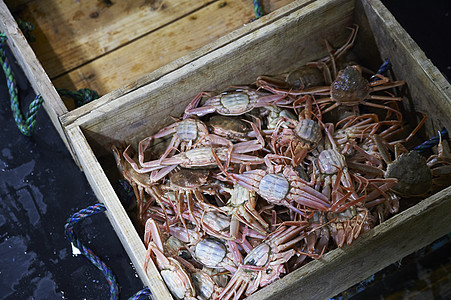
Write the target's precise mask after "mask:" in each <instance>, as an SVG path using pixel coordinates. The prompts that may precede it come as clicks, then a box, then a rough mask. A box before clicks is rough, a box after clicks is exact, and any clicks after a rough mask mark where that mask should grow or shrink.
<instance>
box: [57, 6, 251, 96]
mask: <svg viewBox="0 0 451 300" xmlns="http://www.w3.org/2000/svg"><path fill="white" fill-rule="evenodd" d="M222 3H224V2H219V3H214V4H211V5H208V6H205V7H203V8H202V9H199V10H197V11H196V12H194V13H191V14H187V15H186V16H185V17H183V18H180V19H178V20H175V21H174V23H172V24H171V25H170V26H165V27H163V28H160V29H159V30H156V31H154V32H151V33H149V34H147V35H146V36H145V37H143V38H140V39H139V40H136V41H134V42H133V43H130V44H127V45H125V46H123V47H121V48H120V49H117V50H116V51H113V52H110V53H108V54H106V55H104V56H102V57H99V58H98V59H96V60H94V61H92V62H90V63H88V64H86V65H83V66H81V67H80V68H77V69H75V70H73V71H71V72H69V73H67V74H65V75H64V76H61V77H59V78H56V79H55V80H54V84H55V86H57V87H64V88H71V87H72V86H74V87H75V88H76V89H78V88H79V87H89V88H92V89H95V90H96V91H97V92H99V93H100V94H101V95H104V94H106V93H108V92H110V91H113V90H115V89H118V88H120V87H121V86H123V85H124V83H127V82H132V81H135V80H137V79H139V78H140V77H142V76H144V75H145V74H148V73H150V72H152V71H154V70H156V69H158V68H159V67H161V66H164V65H166V64H167V63H169V62H171V61H173V60H175V59H177V58H179V57H182V56H183V55H186V54H188V53H190V52H192V51H193V50H196V49H198V48H200V47H202V46H203V45H205V44H208V43H209V42H212V41H214V40H216V39H218V38H219V37H221V36H223V35H225V34H227V33H229V32H230V31H232V30H234V29H236V28H239V27H241V26H243V24H244V23H248V22H249V21H250V20H251V19H252V18H253V17H254V12H253V10H252V5H249V4H250V3H249V1H246V0H239V1H228V2H227V5H225V6H221V4H222Z"/></svg>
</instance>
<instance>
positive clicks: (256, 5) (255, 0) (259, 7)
mask: <svg viewBox="0 0 451 300" xmlns="http://www.w3.org/2000/svg"><path fill="white" fill-rule="evenodd" d="M252 4H253V5H254V12H255V18H256V19H258V18H261V17H263V7H262V5H261V3H260V1H259V0H252Z"/></svg>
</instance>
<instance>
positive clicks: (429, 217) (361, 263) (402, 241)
mask: <svg viewBox="0 0 451 300" xmlns="http://www.w3.org/2000/svg"><path fill="white" fill-rule="evenodd" d="M450 211H451V187H449V188H447V189H445V190H443V191H441V192H439V193H437V194H435V195H433V196H431V197H429V198H427V199H425V200H423V201H421V202H420V203H419V204H417V205H415V206H413V207H411V208H409V209H407V210H405V211H403V212H401V213H400V214H398V215H396V216H394V217H392V218H391V219H389V220H387V221H385V222H384V223H382V224H380V225H379V226H377V227H375V228H373V229H372V230H370V231H368V232H367V233H365V234H363V235H362V236H360V237H359V238H358V239H357V240H356V241H354V242H353V243H352V244H351V245H350V246H344V247H343V248H341V249H336V250H333V251H331V252H329V253H326V254H325V255H324V256H323V257H322V258H321V259H319V260H316V261H312V262H309V263H308V264H306V265H305V266H304V267H301V268H299V269H298V270H296V271H294V272H292V273H290V274H288V275H287V276H285V277H284V278H282V279H280V280H278V281H275V282H273V283H272V284H270V285H269V286H268V287H266V288H265V289H262V290H261V291H259V292H256V293H255V294H253V295H251V296H250V297H248V299H249V300H251V299H284V300H285V299H286V300H289V299H329V298H331V297H334V296H335V295H337V294H338V293H340V292H342V291H344V290H345V289H347V288H348V287H350V286H352V285H354V284H356V283H358V282H360V281H362V280H364V279H366V278H368V277H369V276H370V275H372V274H374V273H375V272H377V271H379V270H381V269H383V268H384V267H386V266H387V265H389V264H391V263H394V262H396V261H398V260H400V259H401V258H403V257H404V256H406V255H408V254H410V253H412V252H414V251H416V250H419V249H421V248H423V247H424V246H426V245H428V244H430V243H432V242H433V241H434V240H436V239H437V238H439V237H442V236H444V235H445V234H447V233H449V232H451V215H450V214H449V212H450Z"/></svg>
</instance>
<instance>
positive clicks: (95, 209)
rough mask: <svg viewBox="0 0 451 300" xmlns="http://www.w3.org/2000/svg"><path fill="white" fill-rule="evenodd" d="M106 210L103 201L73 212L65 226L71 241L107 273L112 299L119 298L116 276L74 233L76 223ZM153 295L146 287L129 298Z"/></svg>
mask: <svg viewBox="0 0 451 300" xmlns="http://www.w3.org/2000/svg"><path fill="white" fill-rule="evenodd" d="M105 210H106V208H105V205H103V204H102V203H97V204H94V205H92V206H89V207H87V208H84V209H81V210H80V211H78V212H77V213H75V214H73V215H72V217H70V218H69V219H67V221H66V225H64V228H65V234H66V236H67V238H68V239H69V241H70V242H71V243H72V244H73V245H74V246H75V247H76V248H77V249H78V250H80V252H81V253H82V254H83V255H84V256H86V258H88V259H89V260H90V261H91V263H92V264H93V265H94V266H96V267H97V268H98V269H99V270H100V271H102V273H103V274H104V275H105V278H106V279H107V281H108V283H109V285H110V299H111V300H116V299H119V288H118V285H117V281H116V277H115V276H114V274H113V272H112V271H111V269H110V268H108V266H107V265H106V264H105V263H104V262H102V261H101V260H100V258H99V257H98V256H97V255H95V254H94V252H92V250H91V249H89V248H87V247H85V246H84V245H83V244H82V243H81V242H80V241H79V240H78V238H77V236H76V235H75V233H74V225H75V224H77V223H78V222H80V221H82V220H83V219H84V218H87V217H90V216H92V215H95V214H98V213H101V212H104V211H105ZM151 295H152V293H151V291H150V289H149V288H147V287H146V288H144V289H142V290H140V291H139V292H137V293H136V294H134V295H133V296H132V297H130V298H129V300H141V299H148V298H150V296H151Z"/></svg>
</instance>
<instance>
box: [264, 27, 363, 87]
mask: <svg viewBox="0 0 451 300" xmlns="http://www.w3.org/2000/svg"><path fill="white" fill-rule="evenodd" d="M349 29H350V30H351V34H350V35H349V38H348V40H347V41H346V43H345V44H343V46H341V47H340V48H339V49H336V50H333V49H332V47H331V46H330V44H329V42H328V41H327V40H326V41H325V43H326V47H327V50H328V51H329V55H328V56H326V57H324V58H322V59H319V60H317V61H315V62H309V63H307V64H306V65H304V66H302V67H301V68H299V69H297V70H295V71H293V72H290V73H289V74H288V75H287V76H286V78H285V80H280V79H278V78H277V77H270V76H260V77H258V78H257V86H259V87H261V88H263V89H265V90H268V91H271V92H272V93H275V94H289V95H291V96H299V95H305V94H312V95H325V94H326V95H327V92H328V91H329V90H330V89H329V87H328V86H325V84H330V83H331V82H332V78H336V73H337V66H336V62H337V61H338V60H340V58H341V57H343V56H344V55H345V53H346V52H347V51H348V50H349V49H350V48H351V47H352V46H353V45H354V42H355V39H356V37H357V32H358V29H359V26H358V25H354V26H353V27H350V28H349ZM321 71H322V72H323V75H321Z"/></svg>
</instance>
